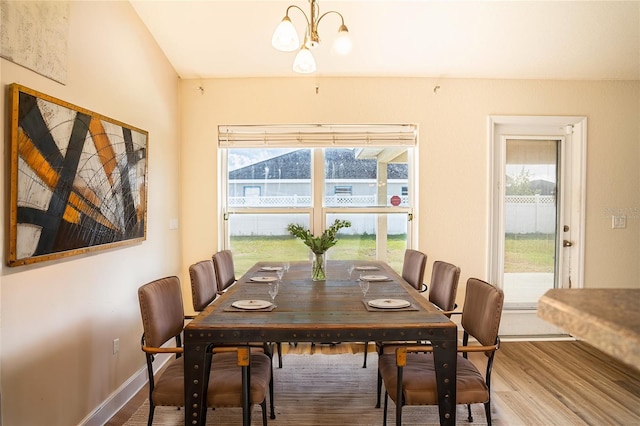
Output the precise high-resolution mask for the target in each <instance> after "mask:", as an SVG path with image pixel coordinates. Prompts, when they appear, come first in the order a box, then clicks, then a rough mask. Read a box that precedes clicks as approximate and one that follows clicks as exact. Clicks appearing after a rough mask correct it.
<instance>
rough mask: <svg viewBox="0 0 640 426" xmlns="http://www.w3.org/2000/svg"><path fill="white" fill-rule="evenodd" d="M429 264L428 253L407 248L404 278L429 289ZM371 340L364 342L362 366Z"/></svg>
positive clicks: (365, 366) (419, 286)
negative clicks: (426, 282) (427, 279)
mask: <svg viewBox="0 0 640 426" xmlns="http://www.w3.org/2000/svg"><path fill="white" fill-rule="evenodd" d="M426 265H427V255H426V254H424V253H422V252H421V251H418V250H413V249H406V250H405V251H404V260H403V261H402V279H404V280H405V281H406V282H408V283H409V284H410V285H411V286H412V287H413V288H415V289H416V290H418V291H419V292H424V291H426V290H427V286H426V284H424V270H425V269H426ZM368 349H369V342H364V362H363V363H362V368H367V355H368V353H369V350H368Z"/></svg>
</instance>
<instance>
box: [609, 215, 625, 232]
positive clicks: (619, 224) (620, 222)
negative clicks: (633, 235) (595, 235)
mask: <svg viewBox="0 0 640 426" xmlns="http://www.w3.org/2000/svg"><path fill="white" fill-rule="evenodd" d="M611 227H612V228H613V229H621V228H626V227H627V216H625V215H621V216H611Z"/></svg>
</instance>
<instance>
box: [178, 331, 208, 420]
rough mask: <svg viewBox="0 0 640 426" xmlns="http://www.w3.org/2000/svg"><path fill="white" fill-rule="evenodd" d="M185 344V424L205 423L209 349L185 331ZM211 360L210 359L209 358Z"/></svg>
mask: <svg viewBox="0 0 640 426" xmlns="http://www.w3.org/2000/svg"><path fill="white" fill-rule="evenodd" d="M185 334H186V335H185V344H184V355H183V356H184V401H185V407H184V424H185V425H204V424H205V422H206V415H207V404H206V399H205V398H206V395H205V394H206V389H207V386H208V383H207V382H208V377H207V372H208V371H209V369H208V368H206V365H207V351H206V347H205V345H203V344H201V343H197V342H192V339H190V338H189V337H190V336H189V333H185ZM209 362H210V360H209Z"/></svg>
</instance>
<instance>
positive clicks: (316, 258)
mask: <svg viewBox="0 0 640 426" xmlns="http://www.w3.org/2000/svg"><path fill="white" fill-rule="evenodd" d="M324 255H325V253H314V254H313V263H312V265H311V279H312V280H313V281H324V280H325V279H326V275H325V272H324V268H325V264H324V260H325V259H324Z"/></svg>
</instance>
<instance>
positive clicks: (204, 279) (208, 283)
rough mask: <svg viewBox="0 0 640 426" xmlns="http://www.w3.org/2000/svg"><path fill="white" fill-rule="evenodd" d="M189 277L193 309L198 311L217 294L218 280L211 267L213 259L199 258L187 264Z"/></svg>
mask: <svg viewBox="0 0 640 426" xmlns="http://www.w3.org/2000/svg"><path fill="white" fill-rule="evenodd" d="M189 277H190V278H191V298H192V300H193V309H194V310H195V311H196V312H200V311H202V310H203V309H204V308H206V307H207V305H209V303H211V302H213V299H215V298H216V295H217V294H218V281H217V279H216V273H215V270H214V269H213V260H201V261H200V262H197V263H194V264H193V265H191V266H189Z"/></svg>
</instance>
